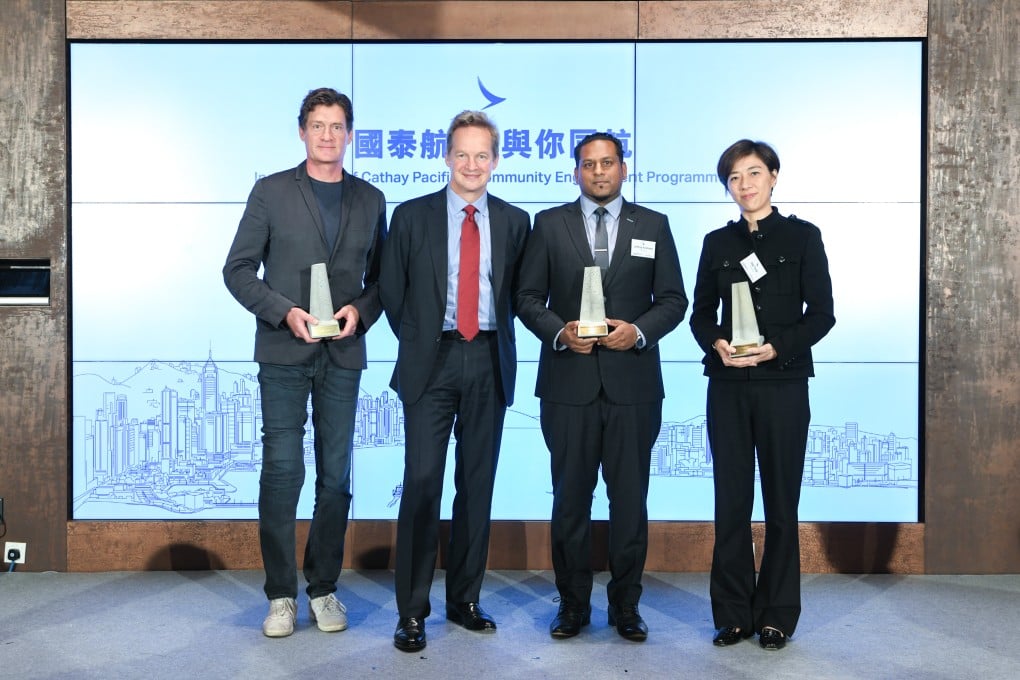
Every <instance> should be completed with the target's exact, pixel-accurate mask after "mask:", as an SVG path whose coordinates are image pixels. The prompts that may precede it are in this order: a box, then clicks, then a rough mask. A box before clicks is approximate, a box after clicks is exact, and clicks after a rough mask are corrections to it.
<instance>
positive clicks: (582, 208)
mask: <svg viewBox="0 0 1020 680" xmlns="http://www.w3.org/2000/svg"><path fill="white" fill-rule="evenodd" d="M574 161H575V168H574V178H575V180H576V181H577V184H578V186H580V188H581V197H580V199H578V200H577V201H574V202H573V203H569V204H567V205H563V206H560V207H558V208H553V209H551V210H545V211H543V212H540V213H539V214H538V215H536V216H535V229H534V231H533V232H532V234H531V237H530V239H529V241H528V247H527V250H526V251H525V255H524V261H523V262H522V264H521V276H520V287H519V289H518V294H517V313H518V315H519V316H520V318H521V321H522V322H524V325H525V326H527V327H528V328H529V329H530V330H531V331H532V332H533V333H535V335H537V336H538V338H539V339H540V340H541V341H542V351H541V357H540V359H539V365H538V383H537V386H536V389H535V394H536V396H538V397H539V398H540V399H541V423H542V434H543V436H544V437H545V442H546V445H547V446H548V447H549V453H550V456H551V467H552V484H553V511H552V522H551V527H550V530H551V539H552V558H553V569H554V571H555V574H556V587H557V589H558V590H559V594H560V606H559V611H558V613H557V615H556V617H555V618H554V619H553V621H552V623H551V625H550V627H549V632H550V634H551V635H552V637H553V638H556V639H562V638H569V637H573V636H575V635H577V634H578V633H579V632H580V631H581V628H582V627H583V626H585V625H586V624H588V623H589V622H590V619H591V602H590V598H591V590H592V581H593V575H592V569H591V503H592V493H593V492H594V490H595V485H596V482H597V481H598V473H599V467H600V466H601V468H602V477H603V479H604V480H605V482H606V492H607V494H608V496H609V534H610V537H609V568H610V572H611V579H610V581H609V584H608V587H607V596H608V600H609V624H610V625H615V626H616V629H617V632H618V633H619V634H620V635H621V636H623V637H624V638H627V639H629V640H635V641H642V640H644V639H645V638H646V637H647V635H648V627H647V625H646V624H645V622H644V619H643V618H642V617H641V614H640V612H639V610H638V601H639V599H640V597H641V574H642V572H643V570H644V563H645V555H646V553H647V546H648V510H647V503H646V499H647V496H648V475H649V466H650V463H651V460H650V458H651V450H652V446H653V445H654V444H655V440H656V438H657V437H658V436H659V430H660V427H661V424H662V399H663V396H664V390H663V384H662V372H661V369H660V366H659V349H658V343H659V341H660V340H661V339H662V338H663V336H665V335H666V334H667V333H669V332H670V331H671V330H673V329H674V328H676V326H677V325H678V324H679V323H680V322H681V321H682V320H683V317H684V313H685V311H686V310H687V296H686V295H685V294H684V284H683V278H682V276H681V274H680V263H679V260H678V258H677V252H676V245H675V244H674V242H673V236H672V234H671V233H670V230H669V222H668V220H667V219H666V216H665V215H663V214H661V213H657V212H654V211H652V210H648V209H647V208H643V207H641V206H638V205H635V204H633V203H629V202H627V201H625V200H623V197H622V196H621V195H620V190H621V188H622V186H623V181H624V179H625V178H626V177H627V165H626V163H624V161H623V145H622V143H621V142H620V140H618V139H617V138H616V137H614V136H612V135H610V134H606V133H594V134H591V135H588V136H587V137H585V138H584V139H582V140H581V142H580V143H579V144H578V145H577V147H576V148H575V149H574ZM594 266H599V267H600V268H601V269H602V273H601V276H602V290H601V291H596V292H595V294H596V295H601V296H602V297H603V301H604V303H605V313H606V317H607V318H606V319H605V322H606V324H607V325H608V330H609V333H608V335H605V336H603V337H599V338H596V337H579V334H578V316H579V310H580V309H581V297H582V287H583V281H584V270H585V268H586V267H594ZM585 321H592V320H591V319H585ZM598 321H600V320H598Z"/></svg>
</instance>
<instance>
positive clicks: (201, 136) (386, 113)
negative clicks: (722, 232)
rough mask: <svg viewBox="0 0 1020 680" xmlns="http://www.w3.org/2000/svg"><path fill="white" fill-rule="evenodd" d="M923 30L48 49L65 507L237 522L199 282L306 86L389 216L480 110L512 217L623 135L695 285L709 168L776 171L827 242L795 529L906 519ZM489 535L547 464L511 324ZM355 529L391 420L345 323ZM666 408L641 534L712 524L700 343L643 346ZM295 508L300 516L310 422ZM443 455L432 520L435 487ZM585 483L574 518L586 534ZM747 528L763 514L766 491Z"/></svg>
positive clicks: (377, 347) (290, 144)
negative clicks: (727, 153) (66, 227)
mask: <svg viewBox="0 0 1020 680" xmlns="http://www.w3.org/2000/svg"><path fill="white" fill-rule="evenodd" d="M923 50H924V45H923V42H921V41H839V42H818V41H792V42H775V41H770V42H681V43H677V42H669V43H645V42H641V43H623V42H612V43H567V44H557V43H498V44H497V43H428V44H406V43H401V44H382V43H359V44H350V43H345V44H323V43H314V44H295V43H286V44H284V43H258V44H239V43H229V44H209V43H144V44H129V43H94V42H81V43H73V44H71V46H70V149H71V154H70V156H71V168H70V170H71V175H70V179H71V181H70V187H71V257H70V262H71V267H70V272H71V310H72V374H73V377H72V384H73V400H72V410H73V413H72V415H73V435H72V436H73V445H72V451H73V462H72V466H73V485H72V486H73V491H72V493H73V516H74V518H75V519H190V520H194V519H253V518H256V517H257V499H258V489H259V483H258V482H259V472H260V467H261V443H260V435H261V412H260V409H261V403H260V395H259V389H258V383H257V380H256V372H257V366H256V364H254V363H253V362H252V360H251V359H252V349H253V339H254V332H255V319H254V317H253V316H252V315H251V314H250V313H248V312H247V311H246V310H245V309H243V308H242V307H241V306H240V305H239V304H238V303H237V302H236V301H235V300H234V299H233V298H232V297H231V296H230V294H229V293H228V292H227V290H226V288H225V287H224V285H223V281H222V276H221V268H222V266H223V262H224V259H225V257H226V254H227V250H228V247H229V245H230V242H231V240H232V238H233V235H234V232H235V230H236V228H237V223H238V220H239V219H240V217H241V214H242V211H243V209H244V204H245V201H246V199H247V196H248V193H249V191H250V190H251V187H252V185H253V183H254V182H255V180H256V179H258V178H259V177H260V176H263V175H266V174H269V173H272V172H276V171H279V170H284V169H287V168H291V167H293V166H295V165H297V164H298V163H299V162H301V161H302V160H303V159H304V146H303V144H302V142H301V141H300V139H299V138H298V130H297V115H298V109H299V105H300V102H301V100H302V98H303V97H304V96H305V94H306V93H307V92H308V91H309V90H311V89H314V88H316V87H320V86H329V87H334V88H336V89H338V90H340V91H342V92H345V93H347V94H349V95H350V96H351V99H352V100H353V102H354V114H355V120H354V130H355V132H354V140H353V142H352V144H351V147H350V148H349V149H348V151H347V156H346V161H345V165H346V168H347V170H348V171H349V172H351V173H353V174H355V175H357V176H359V177H362V178H364V179H366V180H368V181H370V182H372V183H374V184H375V185H376V186H378V187H379V188H380V189H381V190H383V192H385V194H386V198H387V201H388V204H389V208H390V210H391V211H392V209H393V208H394V207H395V206H396V205H397V204H399V203H400V202H401V201H404V200H407V199H409V198H412V197H414V196H418V195H421V194H424V193H428V192H432V191H436V190H438V189H440V188H441V187H443V186H444V185H445V183H446V181H447V179H448V174H447V167H446V165H445V164H444V162H443V154H444V151H445V131H446V128H447V125H448V124H449V121H450V119H451V118H452V117H453V116H454V115H455V114H456V113H458V112H460V111H461V110H464V109H475V110H479V109H484V110H485V112H486V113H487V114H489V115H490V116H491V117H492V118H493V119H494V121H495V122H496V124H497V125H498V126H499V128H500V131H501V139H502V150H501V154H502V158H501V159H500V163H499V167H498V168H497V171H496V172H495V173H494V174H493V177H492V182H491V183H490V185H489V190H490V192H491V193H493V194H495V195H497V196H499V197H500V198H503V199H506V200H508V201H511V202H513V203H515V204H517V205H519V206H520V207H522V208H523V209H525V210H526V211H528V212H529V213H530V214H532V215H534V214H535V213H536V212H538V211H539V210H542V209H544V208H547V207H550V206H553V205H557V204H560V203H565V202H569V201H573V200H575V199H576V198H577V196H578V189H577V186H576V185H575V184H574V182H573V178H572V171H573V157H572V150H573V146H574V144H575V142H576V141H577V140H578V139H580V138H581V137H582V136H584V135H585V134H587V133H589V132H592V131H597V130H598V131H610V132H613V133H614V134H616V135H618V136H619V137H620V138H621V139H623V140H624V142H625V145H626V154H627V158H626V162H627V165H628V168H629V173H630V175H629V177H628V179H627V182H626V183H625V184H624V188H623V191H624V196H625V198H626V199H627V200H630V201H636V202H639V203H642V204H644V205H646V206H648V207H650V208H652V209H655V210H658V211H660V212H663V213H666V214H667V215H668V216H669V221H670V225H671V227H672V230H673V235H674V238H675V240H676V243H677V247H678V249H679V252H680V263H681V267H682V269H683V273H684V278H685V282H686V284H687V293H688V296H691V295H692V294H693V286H694V278H695V273H696V270H697V262H698V256H699V254H700V248H701V242H702V239H703V237H704V235H705V234H706V233H707V232H708V231H710V230H712V229H715V228H718V227H720V226H722V225H724V224H725V223H726V222H727V221H728V220H731V219H736V218H737V217H738V216H739V213H738V210H737V208H736V206H735V204H733V202H732V201H731V200H730V199H729V197H728V196H727V195H726V193H725V192H724V189H723V187H722V185H721V184H720V183H719V181H718V179H717V178H716V175H715V167H716V161H717V160H718V157H719V155H720V153H721V152H722V151H723V149H725V148H726V147H727V146H728V145H729V144H730V143H732V142H734V141H736V140H737V139H740V138H743V137H750V138H753V139H760V140H764V141H766V142H768V143H770V144H772V145H773V146H774V147H775V148H776V150H777V151H778V153H779V156H780V159H781V161H782V169H781V171H780V174H779V182H778V184H777V186H776V188H775V192H774V195H773V203H774V205H776V206H777V207H778V208H779V210H780V211H781V212H783V213H786V214H789V213H793V214H796V215H797V216H798V217H800V218H802V219H805V220H808V221H810V222H813V223H815V224H816V225H818V226H819V228H820V229H821V231H822V235H823V239H824V242H825V247H826V251H827V254H828V257H829V262H830V270H831V274H832V279H833V286H834V296H835V310H836V326H835V328H834V329H833V330H832V332H830V333H829V335H828V336H827V337H826V338H825V339H823V340H822V341H821V343H819V344H818V345H817V346H816V347H815V350H814V357H815V369H816V374H817V377H816V378H814V379H813V380H812V381H811V384H810V390H811V411H812V419H811V429H810V436H809V441H808V450H807V463H806V466H805V472H804V481H803V493H802V500H801V519H802V520H805V521H894V522H912V521H916V520H917V518H918V479H919V464H920V460H919V457H920V443H919V439H918V437H919V432H920V430H919V424H918V423H919V404H918V398H919V396H918V395H919V379H920V375H921V365H920V356H921V355H920V345H921V343H920V338H919V328H920V322H919V314H920V309H921V306H920V304H921V292H922V291H921V289H920V286H921V282H922V280H923V269H922V258H921V254H922V245H921V244H922V234H923V212H922V202H921V197H922V195H923V184H922V167H923V158H922V154H923V146H922V140H923V134H924V121H923V93H924V82H923V78H924V76H923ZM517 337H518V343H519V346H518V357H519V361H520V366H519V373H518V377H517V400H516V403H514V405H513V406H512V407H511V408H510V410H509V411H508V413H507V417H506V428H505V433H504V438H503V446H502V453H501V456H500V463H499V469H498V473H497V479H496V493H495V499H494V507H493V512H492V516H493V519H522V520H546V519H548V518H549V515H550V510H551V506H552V495H551V491H552V489H551V483H550V476H549V456H548V452H547V450H546V448H545V445H544V442H543V439H542V435H541V431H540V429H539V421H538V414H539V404H538V400H537V399H536V398H535V397H534V396H533V394H534V385H535V373H536V368H537V360H538V355H539V344H538V341H537V340H536V339H535V338H534V336H533V335H531V333H530V332H529V331H527V330H526V329H525V328H524V327H523V326H520V327H519V328H518V333H517ZM368 346H369V361H370V363H369V368H368V370H367V371H366V372H365V373H364V376H363V379H362V384H361V393H362V394H361V401H360V403H359V406H358V418H357V433H356V439H355V443H354V447H355V448H354V459H353V495H354V500H353V505H352V510H351V514H352V517H353V518H355V519H395V518H396V514H397V506H398V502H399V498H400V493H401V482H402V470H403V430H402V426H401V425H402V422H403V411H402V408H401V404H400V402H399V400H397V399H396V397H395V394H394V392H393V390H391V389H390V388H389V385H388V383H389V379H390V375H391V372H392V369H393V361H394V359H395V358H396V350H397V344H396V340H395V339H394V337H393V335H392V333H391V332H390V330H389V328H388V326H387V324H386V323H385V322H384V321H382V320H380V322H379V323H377V324H376V325H375V326H374V327H373V328H372V329H371V330H370V331H369V335H368ZM662 357H663V362H664V363H663V373H664V377H665V382H666V401H665V404H664V408H663V425H662V431H661V434H660V437H659V439H658V441H657V442H656V445H655V450H654V451H653V454H652V468H651V487H650V492H649V499H648V505H649V516H650V518H651V519H654V520H709V519H711V518H712V514H713V500H712V452H711V450H710V449H709V447H708V446H707V438H706V432H705V388H706V384H707V379H706V378H704V377H703V376H702V366H701V363H700V362H701V358H702V353H701V351H700V349H699V348H698V347H697V345H696V344H695V343H694V341H693V339H692V336H691V332H690V327H689V325H688V323H687V320H686V319H685V321H684V323H683V324H682V325H681V326H680V327H678V328H677V329H676V330H675V331H674V332H673V333H672V334H670V335H669V336H667V337H666V338H665V340H664V341H663V342H662ZM308 427H309V431H308V433H307V435H306V439H305V455H306V460H307V461H308V462H309V465H308V470H309V472H308V474H307V476H306V487H305V491H304V492H303V493H302V497H301V503H300V506H299V516H300V517H305V518H306V517H309V516H310V515H311V509H312V500H313V487H312V485H313V481H314V465H313V464H312V462H311V461H312V456H313V454H312V434H313V433H312V431H311V423H310V421H309V426H308ZM452 465H453V446H452V444H451V448H450V456H449V460H448V470H447V481H446V485H445V490H446V493H445V496H444V501H443V515H444V517H448V516H449V513H450V507H451V504H452V496H453V478H452V469H453V468H452ZM607 515H608V505H607V501H606V497H605V489H604V488H603V487H602V486H601V484H600V486H599V488H598V489H597V490H596V496H595V501H594V508H593V517H594V518H596V519H603V518H606V517H607ZM755 517H756V518H758V519H760V518H761V502H760V497H759V499H758V500H757V501H756V508H755Z"/></svg>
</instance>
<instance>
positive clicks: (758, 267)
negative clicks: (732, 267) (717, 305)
mask: <svg viewBox="0 0 1020 680" xmlns="http://www.w3.org/2000/svg"><path fill="white" fill-rule="evenodd" d="M740 266H741V267H743V268H744V273H745V274H747V278H749V279H751V283H754V282H755V281H757V280H758V279H760V278H761V277H763V276H765V274H767V273H768V272H766V271H765V266H764V265H763V264H762V263H761V260H759V259H758V256H757V255H755V254H754V253H751V254H750V255H748V256H747V257H745V258H744V259H743V260H741V261H740Z"/></svg>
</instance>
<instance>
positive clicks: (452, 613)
mask: <svg viewBox="0 0 1020 680" xmlns="http://www.w3.org/2000/svg"><path fill="white" fill-rule="evenodd" d="M446 618H447V619H449V620H450V621H453V622H454V623H456V624H459V625H461V626H464V628H467V629H468V630H475V631H478V632H480V633H495V632H496V622H495V621H494V620H493V618H492V617H491V616H489V615H488V614H486V613H485V610H484V609H482V608H481V607H480V606H479V605H478V603H477V602H456V603H455V602H447V603H446Z"/></svg>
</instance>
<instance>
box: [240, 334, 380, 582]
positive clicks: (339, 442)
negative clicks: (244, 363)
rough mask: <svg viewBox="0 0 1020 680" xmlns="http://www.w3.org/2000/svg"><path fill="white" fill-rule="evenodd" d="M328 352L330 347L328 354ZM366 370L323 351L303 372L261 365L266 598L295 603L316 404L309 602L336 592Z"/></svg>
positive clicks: (261, 527) (306, 570)
mask: <svg viewBox="0 0 1020 680" xmlns="http://www.w3.org/2000/svg"><path fill="white" fill-rule="evenodd" d="M323 349H325V348H323ZM360 384H361V371H360V370H351V369H346V368H340V367H338V366H335V365H333V364H332V363H331V362H330V360H329V357H328V355H327V353H326V352H325V351H322V352H319V353H318V354H317V355H316V357H315V359H313V360H312V361H310V362H308V363H306V364H302V365H298V366H284V365H280V364H266V363H263V364H259V387H260V389H261V392H262V394H261V396H262V475H261V477H260V479H259V541H260V543H261V546H262V564H263V566H264V567H265V571H266V585H265V591H266V596H267V597H268V598H269V599H271V600H272V599H276V598H279V597H297V562H296V559H295V554H296V545H295V543H296V539H295V536H294V529H295V518H296V514H297V504H298V497H299V496H300V495H301V487H302V486H303V485H304V481H305V450H304V436H305V423H306V422H307V420H308V396H309V395H311V397H312V426H313V428H314V445H313V448H314V451H315V508H314V510H313V512H312V524H311V527H310V528H309V530H308V542H307V544H306V545H305V559H304V574H305V580H307V581H308V587H307V589H306V592H307V593H308V596H309V597H320V596H322V595H328V594H329V593H332V592H335V591H336V581H337V579H338V578H339V577H340V564H341V562H342V561H343V555H344V534H345V533H346V531H347V515H348V513H349V512H350V508H351V452H352V449H353V442H354V416H355V413H356V411H357V400H358V388H359V386H360Z"/></svg>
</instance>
